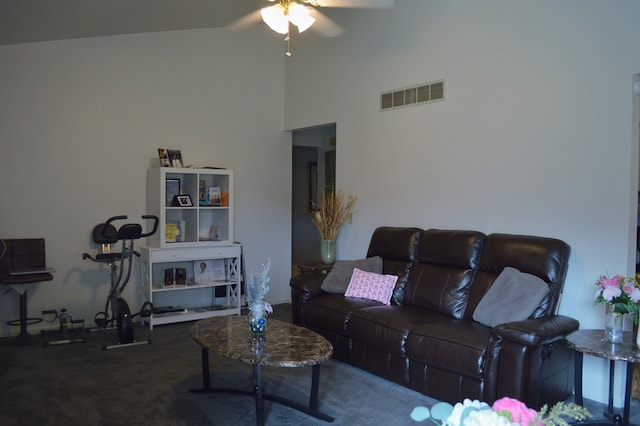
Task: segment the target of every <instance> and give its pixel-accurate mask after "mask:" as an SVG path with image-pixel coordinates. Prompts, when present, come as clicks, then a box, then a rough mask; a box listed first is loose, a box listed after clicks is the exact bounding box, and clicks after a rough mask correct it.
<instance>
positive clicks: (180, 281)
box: [176, 268, 187, 285]
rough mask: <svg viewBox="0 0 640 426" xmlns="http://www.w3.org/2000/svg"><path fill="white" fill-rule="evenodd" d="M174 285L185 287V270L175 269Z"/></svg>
mask: <svg viewBox="0 0 640 426" xmlns="http://www.w3.org/2000/svg"><path fill="white" fill-rule="evenodd" d="M176 285H187V270H186V269H185V268H176Z"/></svg>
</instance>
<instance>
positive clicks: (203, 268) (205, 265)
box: [193, 259, 226, 284]
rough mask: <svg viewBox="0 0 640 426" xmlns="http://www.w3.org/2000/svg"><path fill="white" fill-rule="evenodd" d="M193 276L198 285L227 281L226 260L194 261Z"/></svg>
mask: <svg viewBox="0 0 640 426" xmlns="http://www.w3.org/2000/svg"><path fill="white" fill-rule="evenodd" d="M193 276H194V281H195V283H196V284H209V283H212V282H214V281H225V280H226V272H225V267H224V259H213V260H194V261H193Z"/></svg>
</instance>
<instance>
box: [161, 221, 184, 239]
mask: <svg viewBox="0 0 640 426" xmlns="http://www.w3.org/2000/svg"><path fill="white" fill-rule="evenodd" d="M186 228H187V223H186V221H184V220H171V221H168V222H167V223H166V225H165V237H164V239H165V241H166V242H168V243H179V242H184V241H187V239H186Z"/></svg>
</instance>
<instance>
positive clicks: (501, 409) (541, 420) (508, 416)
mask: <svg viewBox="0 0 640 426" xmlns="http://www.w3.org/2000/svg"><path fill="white" fill-rule="evenodd" d="M589 417H591V413H589V410H587V409H586V408H584V407H582V406H580V405H577V404H575V403H573V402H570V403H565V402H562V401H561V402H558V403H556V404H555V405H554V406H553V407H552V408H551V409H550V410H549V408H548V406H547V405H544V406H543V407H542V408H541V409H540V411H536V410H533V409H531V408H529V407H527V406H526V404H525V403H524V402H522V401H519V400H517V399H513V398H509V397H503V398H500V399H498V400H496V401H495V402H494V403H493V406H490V405H489V404H487V403H486V402H482V401H478V400H473V401H472V400H470V399H468V398H467V399H465V400H464V401H462V402H458V403H456V404H455V405H451V404H449V403H447V402H439V403H437V404H435V405H434V406H432V407H431V409H429V408H427V407H416V408H414V409H413V411H412V412H411V419H412V420H413V421H415V422H423V421H426V420H431V421H432V422H433V423H434V424H435V426H569V423H568V422H567V419H569V420H571V419H573V420H578V421H582V420H586V419H588V418H589Z"/></svg>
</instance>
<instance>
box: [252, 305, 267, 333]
mask: <svg viewBox="0 0 640 426" xmlns="http://www.w3.org/2000/svg"><path fill="white" fill-rule="evenodd" d="M249 309H250V311H249V315H248V318H249V328H250V329H251V332H252V333H253V334H254V335H256V336H260V335H262V334H264V331H265V330H266V329H267V310H266V309H265V304H264V302H256V303H253V304H251V306H250V307H249Z"/></svg>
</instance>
